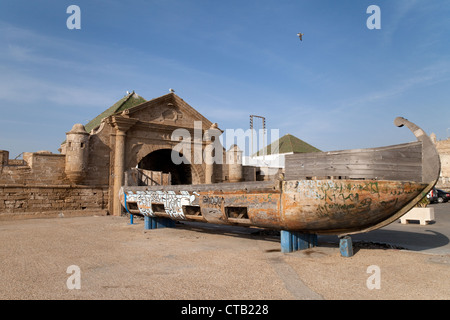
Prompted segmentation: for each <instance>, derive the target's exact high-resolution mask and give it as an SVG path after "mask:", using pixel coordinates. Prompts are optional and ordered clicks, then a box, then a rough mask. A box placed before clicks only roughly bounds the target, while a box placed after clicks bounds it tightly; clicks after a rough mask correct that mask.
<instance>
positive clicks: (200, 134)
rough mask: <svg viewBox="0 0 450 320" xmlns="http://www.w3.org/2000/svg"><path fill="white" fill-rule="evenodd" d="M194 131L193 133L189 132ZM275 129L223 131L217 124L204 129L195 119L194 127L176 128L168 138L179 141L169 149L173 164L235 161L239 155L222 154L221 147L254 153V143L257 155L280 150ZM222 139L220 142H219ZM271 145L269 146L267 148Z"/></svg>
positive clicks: (226, 162)
mask: <svg viewBox="0 0 450 320" xmlns="http://www.w3.org/2000/svg"><path fill="white" fill-rule="evenodd" d="M192 133H193V134H192ZM279 137H280V135H279V130H278V129H270V130H266V129H259V130H254V129H247V130H243V129H226V130H225V131H222V130H220V129H218V128H216V127H211V128H210V129H208V130H205V131H204V130H203V124H202V122H201V121H194V130H193V131H192V130H188V129H184V128H179V129H175V130H174V131H173V132H172V136H171V140H172V141H174V142H178V143H177V144H176V145H175V146H174V147H173V149H172V154H171V158H172V162H173V163H174V164H182V163H184V164H203V163H205V164H207V165H212V164H224V163H225V164H236V163H241V162H239V161H241V160H242V158H240V159H238V158H234V157H224V154H223V148H224V146H226V145H228V146H229V147H230V146H232V145H237V146H240V147H241V148H243V149H244V150H242V151H245V150H248V152H249V153H250V155H251V156H254V155H255V154H254V153H253V151H254V149H253V145H254V144H256V146H257V149H256V150H258V152H257V153H256V154H257V155H258V156H266V155H269V154H277V153H279V146H278V139H279ZM221 140H222V141H221ZM266 144H267V145H270V149H269V148H268V147H266Z"/></svg>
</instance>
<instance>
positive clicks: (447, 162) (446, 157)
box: [434, 137, 450, 191]
mask: <svg viewBox="0 0 450 320" xmlns="http://www.w3.org/2000/svg"><path fill="white" fill-rule="evenodd" d="M434 143H435V145H436V149H437V151H438V153H439V157H440V159H441V175H440V178H439V181H438V183H437V184H436V187H437V188H440V189H444V190H447V191H450V139H446V140H438V141H436V139H435V137H434Z"/></svg>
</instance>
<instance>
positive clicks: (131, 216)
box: [130, 214, 134, 224]
mask: <svg viewBox="0 0 450 320" xmlns="http://www.w3.org/2000/svg"><path fill="white" fill-rule="evenodd" d="M130 224H134V222H133V215H132V214H130Z"/></svg>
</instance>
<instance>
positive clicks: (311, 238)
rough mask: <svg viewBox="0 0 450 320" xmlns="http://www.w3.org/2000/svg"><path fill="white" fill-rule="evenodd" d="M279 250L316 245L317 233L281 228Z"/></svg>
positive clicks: (301, 248) (302, 248) (295, 249)
mask: <svg viewBox="0 0 450 320" xmlns="http://www.w3.org/2000/svg"><path fill="white" fill-rule="evenodd" d="M280 236H281V252H292V251H298V250H305V249H308V248H313V247H315V246H317V235H316V234H308V233H301V232H298V231H286V230H281V233H280Z"/></svg>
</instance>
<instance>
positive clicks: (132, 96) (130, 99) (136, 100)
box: [84, 91, 147, 132]
mask: <svg viewBox="0 0 450 320" xmlns="http://www.w3.org/2000/svg"><path fill="white" fill-rule="evenodd" d="M146 101H147V100H145V99H144V98H142V97H141V96H140V95H138V94H137V93H135V92H134V91H133V92H131V93H128V94H127V95H125V96H124V97H123V98H122V99H120V100H119V101H117V102H116V103H114V104H113V105H112V106H111V107H109V108H108V109H106V110H105V111H103V112H102V113H100V114H99V115H98V116H96V117H95V118H94V119H92V120H91V121H90V122H89V123H88V124H86V125H85V126H84V127H85V128H86V131H87V132H91V131H92V129H95V128H97V127H98V126H99V125H100V123H101V121H102V120H103V119H104V118H106V117H109V116H110V115H113V114H115V113H119V112H122V111H124V110H127V109H130V108H132V107H134V106H137V105H139V104H141V103H144V102H146Z"/></svg>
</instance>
